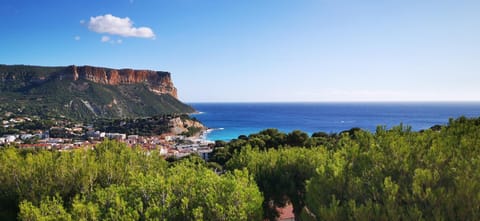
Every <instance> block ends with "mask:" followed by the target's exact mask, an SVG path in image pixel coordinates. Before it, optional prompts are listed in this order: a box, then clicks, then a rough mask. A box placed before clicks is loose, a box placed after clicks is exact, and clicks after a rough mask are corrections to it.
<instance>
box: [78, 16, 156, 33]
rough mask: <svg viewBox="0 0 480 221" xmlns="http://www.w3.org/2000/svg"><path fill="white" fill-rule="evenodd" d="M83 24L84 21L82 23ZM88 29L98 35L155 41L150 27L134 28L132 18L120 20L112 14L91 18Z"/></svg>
mask: <svg viewBox="0 0 480 221" xmlns="http://www.w3.org/2000/svg"><path fill="white" fill-rule="evenodd" d="M80 23H82V21H80ZM88 29H89V30H91V31H94V32H97V33H102V34H104V33H107V34H111V35H119V36H122V37H137V38H150V39H155V33H153V31H152V29H151V28H149V27H134V26H133V21H132V20H130V18H128V17H125V18H120V17H116V16H113V15H111V14H106V15H99V16H96V17H90V21H89V22H88ZM102 39H103V37H102Z"/></svg>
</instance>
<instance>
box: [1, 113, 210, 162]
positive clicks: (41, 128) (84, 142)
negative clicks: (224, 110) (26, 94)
mask: <svg viewBox="0 0 480 221" xmlns="http://www.w3.org/2000/svg"><path fill="white" fill-rule="evenodd" d="M0 122H1V125H0V127H1V128H0V132H1V133H0V147H5V146H15V147H18V148H22V149H46V150H59V151H69V150H73V149H78V148H95V146H96V145H97V144H99V143H101V142H102V141H103V140H105V139H109V140H117V141H119V142H124V143H125V144H127V145H128V146H130V147H137V148H142V149H144V150H146V151H158V152H159V154H160V155H162V156H165V158H169V157H173V158H182V157H185V156H188V155H191V154H197V155H199V156H200V157H202V158H203V159H205V160H208V154H209V153H211V152H212V148H213V146H214V142H212V141H209V140H207V139H206V135H207V133H208V132H209V131H210V130H209V129H206V128H205V127H204V126H203V125H201V124H199V123H197V122H195V123H194V124H195V126H198V130H196V131H195V133H186V132H187V131H188V129H189V128H197V127H192V125H190V127H188V126H189V125H188V124H192V123H191V122H192V121H191V120H188V121H182V120H181V119H180V118H179V117H174V118H172V119H170V120H169V125H168V126H169V128H170V130H169V131H168V132H165V133H161V134H151V135H139V134H131V133H118V132H111V131H101V130H96V129H95V127H94V126H93V125H91V124H84V123H72V122H70V121H68V120H53V121H52V125H51V126H50V125H47V126H46V125H38V122H40V121H39V120H38V119H35V117H25V116H22V117H8V115H7V116H6V117H3V118H2V119H1V121H0ZM184 126H187V127H184Z"/></svg>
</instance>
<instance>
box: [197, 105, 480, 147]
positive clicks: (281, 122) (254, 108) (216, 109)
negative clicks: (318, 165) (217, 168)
mask: <svg viewBox="0 0 480 221" xmlns="http://www.w3.org/2000/svg"><path fill="white" fill-rule="evenodd" d="M191 105H192V106H193V107H195V109H197V110H198V111H200V112H202V113H201V114H195V115H193V116H194V117H196V118H197V119H199V120H200V121H201V122H202V123H203V124H205V125H206V126H207V127H210V128H214V129H216V130H214V131H212V132H211V133H210V134H208V136H207V138H208V139H209V140H230V139H234V138H237V137H238V136H239V135H242V134H244V135H248V134H251V133H256V132H259V131H260V130H263V129H266V128H278V129H279V130H281V131H283V132H290V131H292V130H297V129H298V130H302V131H305V132H308V133H312V132H317V131H323V132H340V131H343V130H348V129H350V128H352V127H360V128H363V129H367V130H370V131H375V128H376V127H377V126H378V125H384V126H387V127H388V128H390V127H392V126H396V125H399V124H400V123H403V124H405V125H410V126H412V128H413V129H414V130H420V129H427V128H430V127H431V126H433V125H435V124H446V123H447V122H448V119H449V118H456V117H459V116H462V115H463V116H467V117H480V103H193V104H191Z"/></svg>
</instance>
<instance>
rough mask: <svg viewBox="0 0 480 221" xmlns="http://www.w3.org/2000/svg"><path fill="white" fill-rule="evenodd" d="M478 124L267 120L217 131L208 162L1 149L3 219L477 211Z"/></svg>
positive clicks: (455, 214)
mask: <svg viewBox="0 0 480 221" xmlns="http://www.w3.org/2000/svg"><path fill="white" fill-rule="evenodd" d="M479 131H480V118H478V119H467V118H464V117H462V118H459V119H456V120H450V122H449V124H448V125H446V126H434V127H432V129H428V130H423V131H419V132H415V131H412V130H411V129H410V128H409V127H406V126H403V125H400V126H397V127H394V128H391V129H388V130H387V129H386V128H384V127H378V128H377V131H376V132H375V133H371V132H368V131H364V130H361V129H358V128H354V129H352V130H348V131H344V132H342V133H339V134H325V133H320V132H319V133H314V134H313V135H312V136H308V135H307V136H305V133H303V132H301V131H293V132H291V133H288V134H285V133H282V132H279V131H278V130H275V129H268V130H265V131H261V132H259V133H257V134H252V135H250V136H240V137H239V139H236V140H232V141H231V142H228V143H227V142H221V141H218V142H217V143H216V145H217V147H216V149H215V151H214V153H213V155H212V158H211V159H212V161H211V162H204V161H203V160H201V159H200V158H199V157H195V156H191V157H188V158H186V159H182V160H171V159H170V160H171V162H168V161H167V160H164V159H163V158H161V157H160V156H159V155H158V152H155V151H153V152H150V153H149V154H146V152H144V151H143V150H139V149H135V148H133V149H131V148H127V147H126V146H125V145H124V144H121V143H117V142H113V141H106V142H104V143H102V144H101V145H99V146H97V147H96V148H95V149H94V150H74V151H70V152H58V151H44V150H18V149H14V148H3V149H1V150H0V160H1V162H2V164H1V165H0V219H2V220H11V219H15V218H19V219H20V220H261V219H262V218H261V216H262V208H263V218H265V219H269V220H275V219H276V217H277V216H278V213H277V208H278V207H282V206H285V205H286V204H289V203H290V204H292V205H293V209H294V210H293V212H294V213H295V215H296V219H297V220H479V219H480V212H479V211H480V133H479ZM298 144H302V145H303V147H298V146H296V145H298ZM220 146H221V147H220ZM214 171H216V172H221V173H222V175H219V174H217V173H215V172H214Z"/></svg>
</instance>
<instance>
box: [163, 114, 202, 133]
mask: <svg viewBox="0 0 480 221" xmlns="http://www.w3.org/2000/svg"><path fill="white" fill-rule="evenodd" d="M169 126H170V128H171V129H170V132H171V133H173V134H182V133H184V132H187V131H188V128H200V129H201V131H203V130H206V129H207V127H205V126H204V125H203V124H202V123H200V122H198V121H195V120H191V119H182V118H181V117H175V118H173V119H171V120H170V122H169Z"/></svg>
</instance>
